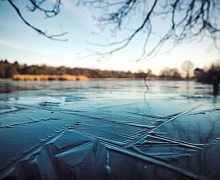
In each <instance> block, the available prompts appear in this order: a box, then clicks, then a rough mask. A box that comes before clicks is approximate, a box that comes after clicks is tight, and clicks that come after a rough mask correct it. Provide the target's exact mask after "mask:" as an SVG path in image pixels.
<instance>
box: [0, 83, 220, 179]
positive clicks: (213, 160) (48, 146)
mask: <svg viewBox="0 0 220 180" xmlns="http://www.w3.org/2000/svg"><path fill="white" fill-rule="evenodd" d="M147 83H148V86H149V89H147V88H146V87H145V85H144V81H76V82H72V81H39V82H38V81H35V82H34V81H32V82H28V81H7V82H0V147H1V148H0V179H4V178H15V179H22V178H23V179H88V178H90V179H218V177H219V176H220V171H219V163H220V156H219V154H220V97H219V95H218V96H214V95H213V94H212V86H211V85H205V84H201V83H197V82H193V81H189V82H187V81H148V82H147Z"/></svg>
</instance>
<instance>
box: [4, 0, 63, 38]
mask: <svg viewBox="0 0 220 180" xmlns="http://www.w3.org/2000/svg"><path fill="white" fill-rule="evenodd" d="M30 1H31V3H32V4H33V5H36V6H35V8H37V9H40V10H42V11H44V12H45V14H46V15H47V16H48V14H49V13H51V12H53V13H54V15H56V13H57V12H56V11H55V10H51V11H46V10H45V9H42V8H40V7H39V5H40V4H41V3H43V1H45V0H42V1H40V2H39V3H38V4H36V0H30ZM8 2H9V4H10V5H11V6H12V7H13V8H14V9H15V11H16V12H17V14H18V16H19V17H20V18H21V20H22V21H23V22H24V23H25V24H26V25H27V26H29V27H30V28H32V29H34V30H35V31H37V32H38V33H39V34H41V35H43V36H45V37H47V38H49V39H52V40H56V41H67V39H60V38H58V37H62V36H64V35H66V34H67V32H64V33H61V34H55V35H48V34H47V33H45V32H43V31H42V30H41V29H39V28H36V27H35V26H33V25H32V24H30V23H29V22H28V21H27V20H26V19H25V18H24V17H23V16H22V14H21V12H20V10H19V8H18V7H17V6H16V5H15V4H14V3H13V2H12V0H8ZM59 2H60V1H59ZM59 5H60V4H59ZM56 6H57V4H56ZM55 9H57V8H55ZM32 10H33V11H34V9H32ZM48 17H51V16H48Z"/></svg>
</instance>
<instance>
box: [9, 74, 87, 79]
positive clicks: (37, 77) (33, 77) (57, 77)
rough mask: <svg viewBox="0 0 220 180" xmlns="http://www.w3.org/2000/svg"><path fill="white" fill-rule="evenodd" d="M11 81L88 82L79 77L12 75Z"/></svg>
mask: <svg viewBox="0 0 220 180" xmlns="http://www.w3.org/2000/svg"><path fill="white" fill-rule="evenodd" d="M12 79H13V80H16V81H87V80H89V78H88V77H86V76H83V75H79V76H74V75H67V74H65V75H29V74H25V75H20V74H17V75H14V76H13V78H12Z"/></svg>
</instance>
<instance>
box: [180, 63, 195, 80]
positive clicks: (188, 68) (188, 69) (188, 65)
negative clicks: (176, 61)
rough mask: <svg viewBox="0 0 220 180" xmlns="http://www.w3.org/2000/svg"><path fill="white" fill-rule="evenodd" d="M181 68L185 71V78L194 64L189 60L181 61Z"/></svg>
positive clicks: (188, 76)
mask: <svg viewBox="0 0 220 180" xmlns="http://www.w3.org/2000/svg"><path fill="white" fill-rule="evenodd" d="M181 68H182V70H183V71H185V72H186V79H189V78H190V76H191V75H192V73H193V70H194V64H193V63H192V61H190V60H186V61H184V62H183V64H182V66H181Z"/></svg>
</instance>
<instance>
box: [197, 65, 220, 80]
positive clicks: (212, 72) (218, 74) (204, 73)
mask: <svg viewBox="0 0 220 180" xmlns="http://www.w3.org/2000/svg"><path fill="white" fill-rule="evenodd" d="M194 74H195V77H196V79H197V81H199V82H204V83H213V79H214V78H216V79H217V80H218V81H219V82H220V61H216V62H215V63H212V64H211V66H210V67H209V68H206V69H199V68H196V69H195V71H194Z"/></svg>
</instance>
